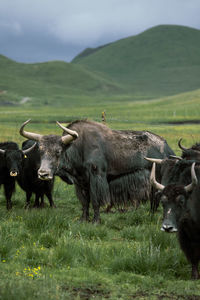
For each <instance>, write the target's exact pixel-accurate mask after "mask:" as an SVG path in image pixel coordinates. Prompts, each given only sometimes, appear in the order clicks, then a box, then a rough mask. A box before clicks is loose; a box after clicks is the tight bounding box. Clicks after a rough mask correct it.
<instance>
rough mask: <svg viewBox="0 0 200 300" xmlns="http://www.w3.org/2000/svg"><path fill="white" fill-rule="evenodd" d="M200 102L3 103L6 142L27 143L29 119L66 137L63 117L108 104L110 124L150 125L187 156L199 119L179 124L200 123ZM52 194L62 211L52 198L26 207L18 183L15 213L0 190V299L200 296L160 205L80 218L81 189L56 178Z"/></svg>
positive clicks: (94, 113)
mask: <svg viewBox="0 0 200 300" xmlns="http://www.w3.org/2000/svg"><path fill="white" fill-rule="evenodd" d="M63 103H64V102H63ZM77 104H78V105H77ZM199 104H200V90H197V91H194V92H192V93H185V94H181V95H177V96H173V97H169V98H163V99H156V100H151V101H136V100H135V99H134V101H132V100H131V99H130V98H129V97H127V99H124V101H122V99H116V98H115V99H114V98H112V97H110V98H108V99H106V98H104V99H101V98H99V99H98V101H97V99H95V102H94V101H92V99H89V100H88V102H85V101H84V102H82V101H81V97H79V98H77V99H76V100H74V102H73V101H70V97H68V98H66V102H65V104H63V106H61V105H55V106H54V107H49V106H48V105H44V106H42V105H41V106H39V107H37V106H35V105H34V104H31V103H27V104H25V105H24V106H15V107H10V106H2V107H0V132H1V137H0V139H1V141H6V140H14V141H17V142H18V143H19V144H21V142H22V141H23V140H24V138H22V137H21V136H19V133H18V131H19V127H20V125H21V123H22V122H24V121H25V120H27V119H29V118H31V120H32V122H30V123H29V124H28V125H27V130H30V131H34V132H38V133H42V134H50V133H54V134H58V135H59V134H61V133H62V132H61V130H60V128H59V127H58V126H57V125H56V123H55V121H56V120H58V121H61V122H63V123H68V122H70V121H72V120H75V119H84V118H89V119H90V120H96V121H101V112H102V111H103V110H106V117H107V125H108V126H109V127H111V128H113V129H133V130H149V131H153V132H155V133H157V134H159V135H162V136H163V137H164V138H165V139H166V140H167V141H168V143H169V145H170V146H171V147H172V148H173V150H174V151H175V152H176V154H177V155H180V151H179V149H178V147H177V141H178V140H179V138H181V137H182V138H183V144H184V145H185V146H186V147H187V146H188V147H189V146H190V145H192V144H194V143H195V142H199V133H200V124H191V123H188V124H175V123H176V122H180V121H192V120H193V121H194V120H197V121H198V120H200V105H199ZM32 200H33V199H32ZM54 201H55V204H56V206H57V207H56V208H55V209H50V208H49V204H48V201H47V199H45V202H46V207H45V208H44V209H30V210H25V209H24V204H25V193H24V192H23V191H22V190H20V188H19V187H17V189H16V193H15V194H14V196H13V209H12V211H9V212H8V211H7V210H6V204H5V199H4V196H3V191H2V189H1V190H0V278H1V280H0V299H3V300H7V299H8V300H12V299H13V300H16V299H17V300H18V299H20V300H21V299H22V300H23V299H26V300H28V299H44V300H45V299H59V300H60V299H84V300H85V299H200V282H199V281H191V280H190V272H191V270H190V266H189V264H188V262H187V260H186V258H185V256H184V255H183V253H182V252H181V250H180V249H179V246H178V242H177V238H176V235H173V234H166V233H163V232H161V230H160V226H161V221H162V210H161V208H159V210H158V212H157V213H156V214H155V215H154V216H152V215H151V214H150V213H149V203H146V204H143V205H141V206H140V207H139V208H138V209H137V210H134V209H133V208H132V207H129V208H127V210H126V211H125V212H120V211H118V210H117V209H113V212H112V213H109V214H106V213H104V208H102V209H101V218H102V223H101V224H100V225H93V224H92V223H80V222H79V217H80V214H81V206H80V203H79V201H78V200H77V198H76V195H75V193H74V188H73V186H68V185H66V184H65V183H64V182H62V181H61V180H60V179H59V178H56V182H55V188H54ZM91 217H92V209H91Z"/></svg>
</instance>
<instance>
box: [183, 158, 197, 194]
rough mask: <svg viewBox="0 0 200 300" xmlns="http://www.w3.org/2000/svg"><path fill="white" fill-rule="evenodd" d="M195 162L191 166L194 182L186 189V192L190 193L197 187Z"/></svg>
mask: <svg viewBox="0 0 200 300" xmlns="http://www.w3.org/2000/svg"><path fill="white" fill-rule="evenodd" d="M194 167H195V162H194V163H193V164H192V166H191V177H192V182H191V183H190V184H188V185H187V186H185V187H184V189H185V191H186V192H190V191H192V190H193V188H194V187H195V186H196V185H197V183H198V179H197V176H196V173H195V168H194Z"/></svg>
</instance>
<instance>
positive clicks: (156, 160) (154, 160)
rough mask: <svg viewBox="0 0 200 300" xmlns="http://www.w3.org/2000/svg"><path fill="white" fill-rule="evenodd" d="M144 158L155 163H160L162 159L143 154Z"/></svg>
mask: <svg viewBox="0 0 200 300" xmlns="http://www.w3.org/2000/svg"><path fill="white" fill-rule="evenodd" d="M144 159H146V160H148V161H150V162H153V163H154V162H155V163H156V164H159V165H160V164H161V163H162V161H163V159H159V158H150V157H146V156H144Z"/></svg>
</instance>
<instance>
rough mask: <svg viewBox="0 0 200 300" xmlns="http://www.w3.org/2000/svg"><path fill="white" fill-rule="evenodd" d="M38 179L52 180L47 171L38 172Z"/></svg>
mask: <svg viewBox="0 0 200 300" xmlns="http://www.w3.org/2000/svg"><path fill="white" fill-rule="evenodd" d="M38 177H39V179H42V180H50V179H52V176H51V175H50V174H49V173H48V172H47V171H43V170H40V171H38Z"/></svg>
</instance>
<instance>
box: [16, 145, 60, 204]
mask: <svg viewBox="0 0 200 300" xmlns="http://www.w3.org/2000/svg"><path fill="white" fill-rule="evenodd" d="M34 144H35V146H34V149H32V151H31V152H30V153H29V155H28V156H27V157H26V159H25V160H24V161H23V164H22V168H21V172H20V174H19V176H17V182H18V184H19V186H20V187H21V188H22V189H23V190H24V191H25V192H26V207H29V206H30V199H31V196H32V194H33V193H34V194H35V202H34V207H43V206H44V195H46V196H47V198H48V200H49V204H50V207H55V205H54V201H53V198H52V190H53V185H54V177H53V178H52V179H51V180H49V181H43V180H41V179H39V178H38V175H37V171H38V169H39V166H40V152H39V149H38V145H37V143H35V142H34V141H33V140H26V141H24V142H23V143H22V149H23V151H26V149H29V148H30V147H33V145H34ZM40 198H41V203H40V202H39V200H40Z"/></svg>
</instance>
